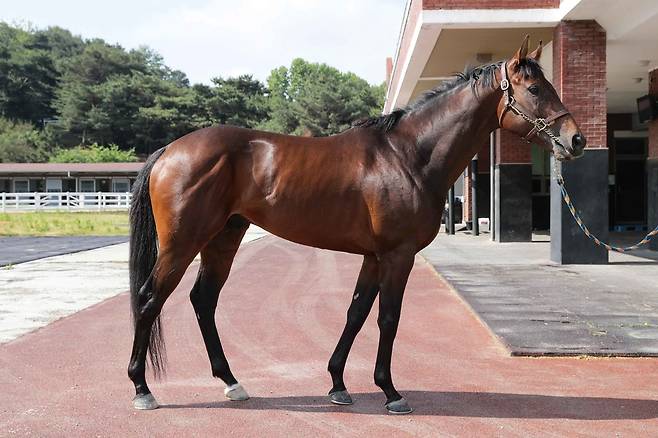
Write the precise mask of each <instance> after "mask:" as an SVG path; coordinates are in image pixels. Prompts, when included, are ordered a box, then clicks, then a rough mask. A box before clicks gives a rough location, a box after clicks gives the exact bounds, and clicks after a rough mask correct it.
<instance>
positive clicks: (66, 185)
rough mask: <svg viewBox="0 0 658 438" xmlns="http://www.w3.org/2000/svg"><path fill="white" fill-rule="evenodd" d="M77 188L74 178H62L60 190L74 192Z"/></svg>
mask: <svg viewBox="0 0 658 438" xmlns="http://www.w3.org/2000/svg"><path fill="white" fill-rule="evenodd" d="M77 190H78V189H77V187H76V185H75V178H64V179H63V180H62V191H63V192H75V191H77Z"/></svg>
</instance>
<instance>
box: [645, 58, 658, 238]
mask: <svg viewBox="0 0 658 438" xmlns="http://www.w3.org/2000/svg"><path fill="white" fill-rule="evenodd" d="M649 94H650V95H651V96H653V97H654V98H656V99H658V69H656V70H652V71H651V72H649ZM648 152H649V153H648V156H647V207H648V211H647V225H648V226H649V227H650V228H653V227H655V226H656V225H658V119H655V120H652V121H650V122H649V151H648ZM649 248H651V249H652V250H654V251H658V238H656V237H654V238H653V240H652V241H651V243H649Z"/></svg>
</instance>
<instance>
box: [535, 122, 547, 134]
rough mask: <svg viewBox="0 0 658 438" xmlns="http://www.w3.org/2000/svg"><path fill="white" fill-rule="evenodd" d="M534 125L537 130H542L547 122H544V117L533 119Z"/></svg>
mask: <svg viewBox="0 0 658 438" xmlns="http://www.w3.org/2000/svg"><path fill="white" fill-rule="evenodd" d="M534 125H535V129H536V130H537V132H542V131H543V130H545V129H546V128H548V123H546V120H544V119H537V120H535V123H534Z"/></svg>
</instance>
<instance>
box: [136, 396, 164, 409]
mask: <svg viewBox="0 0 658 438" xmlns="http://www.w3.org/2000/svg"><path fill="white" fill-rule="evenodd" d="M133 407H134V408H135V409H139V410H141V411H150V410H152V409H158V408H159V407H160V405H159V404H158V402H157V401H156V400H155V397H153V394H150V393H149V394H144V395H136V396H135V398H134V399H133Z"/></svg>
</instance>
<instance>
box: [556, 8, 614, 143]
mask: <svg viewBox="0 0 658 438" xmlns="http://www.w3.org/2000/svg"><path fill="white" fill-rule="evenodd" d="M605 38H606V37H605V30H604V29H603V28H602V27H601V26H600V25H599V24H598V23H597V22H596V21H594V20H578V21H562V22H561V23H560V24H558V25H557V27H556V28H555V30H554V33H553V85H554V86H555V89H556V90H557V92H558V95H559V96H560V98H561V99H562V102H563V103H564V105H565V106H566V107H567V109H568V110H569V111H571V114H572V115H573V117H574V118H575V119H576V122H577V123H578V125H579V126H580V129H581V131H582V132H583V134H584V135H585V137H586V138H587V146H588V147H590V148H605V147H607V141H606V140H607V139H606V112H607V99H606V92H605V89H606V78H605V75H606V53H605V44H606V39H605Z"/></svg>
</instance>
